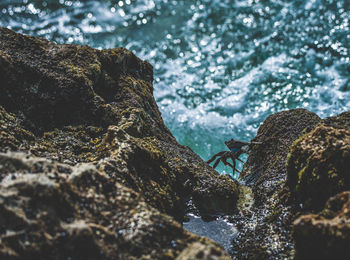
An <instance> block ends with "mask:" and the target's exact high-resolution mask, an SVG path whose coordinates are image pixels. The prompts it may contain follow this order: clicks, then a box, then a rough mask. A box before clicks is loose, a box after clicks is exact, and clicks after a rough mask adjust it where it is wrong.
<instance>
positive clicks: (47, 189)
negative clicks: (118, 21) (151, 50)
mask: <svg viewBox="0 0 350 260" xmlns="http://www.w3.org/2000/svg"><path fill="white" fill-rule="evenodd" d="M152 81H153V69H152V66H151V65H150V64H149V63H147V62H145V61H142V60H140V59H138V58H137V57H136V56H135V55H134V54H132V53H131V52H130V51H128V50H126V49H123V48H116V49H110V50H103V51H99V50H95V49H92V48H90V47H88V46H81V45H58V44H55V43H53V42H49V41H46V40H43V39H38V38H35V37H30V36H24V35H21V34H17V33H15V32H12V31H10V30H8V29H5V28H0V82H1V85H0V91H1V93H2V94H1V96H0V122H1V124H0V132H1V135H0V151H1V152H2V154H1V159H0V166H1V167H0V174H1V175H0V176H1V180H2V182H1V183H0V193H1V194H2V195H1V196H2V199H1V211H2V213H1V215H2V216H5V217H3V218H1V219H0V221H1V236H2V238H1V239H2V241H5V240H6V241H7V242H6V243H3V244H2V249H1V252H2V255H3V256H6V257H10V256H11V257H13V258H23V257H24V258H25V257H27V256H28V257H29V256H30V257H35V258H38V259H39V258H41V259H48V257H49V256H50V257H51V258H54V257H55V255H57V258H56V259H62V258H65V257H69V256H71V257H73V258H75V259H81V258H79V257H85V256H86V259H96V258H97V259H112V258H113V259H115V258H116V257H120V259H132V257H134V258H135V259H140V258H143V257H144V258H147V257H148V258H150V259H157V258H161V259H167V258H169V259H173V258H176V257H177V256H178V255H179V254H181V259H187V258H186V254H185V255H184V253H183V250H184V249H185V248H186V247H187V246H188V247H191V246H190V245H192V244H193V243H194V244H193V248H197V247H198V248H201V250H202V251H203V255H204V256H206V257H208V259H227V258H228V255H227V253H225V251H224V250H223V249H222V248H221V247H219V246H218V245H217V244H215V243H214V242H212V241H210V240H208V239H204V238H200V237H197V236H194V235H192V234H190V233H188V232H186V231H184V230H183V229H182V227H181V225H180V224H178V223H177V222H175V221H174V220H172V219H171V217H168V216H167V215H165V214H168V215H170V216H172V217H174V218H175V219H178V220H182V218H183V217H184V213H185V211H186V202H187V201H188V200H189V199H192V200H193V202H194V204H195V205H196V207H197V208H198V209H199V210H200V211H201V212H203V213H206V214H207V213H211V214H212V213H214V214H221V213H229V212H233V211H234V210H235V208H236V201H237V199H238V196H239V194H238V193H239V191H238V188H237V183H236V182H235V181H232V180H231V179H230V178H228V177H227V176H219V174H218V173H216V172H215V171H214V170H213V169H212V168H211V167H209V166H208V165H207V164H206V163H205V162H203V161H202V160H201V159H200V158H199V157H198V156H197V155H196V154H194V153H193V152H192V151H191V149H189V148H188V147H184V146H181V145H179V144H178V143H177V142H176V140H175V138H174V137H173V136H172V135H171V133H170V131H169V130H168V129H167V128H166V126H165V125H164V123H163V120H162V118H161V114H160V112H159V110H158V107H157V105H156V103H155V101H154V98H153V86H152ZM13 152H21V153H20V154H18V153H13ZM28 160H29V161H30V162H28ZM32 161H35V162H36V163H33V162H32ZM86 167H88V168H89V170H84V169H85V168H86ZM76 172H77V173H76ZM90 186H91V187H90ZM41 202H42V203H41ZM208 202H210V203H208ZM53 203H56V204H57V205H51V204H53ZM27 211H28V212H27ZM163 213H165V214H163ZM12 218H13V219H16V221H14V222H13V225H14V226H10V225H12V224H11V223H10V219H12ZM124 231H125V232H124ZM62 232H63V233H64V234H65V235H60V234H63V233H62ZM155 237H158V238H155ZM17 240H18V241H19V242H16V241H17ZM181 245H182V246H181ZM85 247H88V250H86V251H85V252H84V250H78V249H80V248H85ZM74 248H75V249H74ZM188 250H190V248H189V249H188ZM78 251H83V252H78ZM190 251H191V250H190ZM190 251H188V252H190ZM40 252H42V254H41V253H40ZM48 252H51V254H50V255H48ZM52 252H55V253H52ZM76 254H77V255H76ZM80 254H83V255H80ZM84 254H85V255H84ZM191 254H192V253H191ZM50 257H49V258H50Z"/></svg>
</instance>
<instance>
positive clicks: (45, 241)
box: [0, 152, 230, 259]
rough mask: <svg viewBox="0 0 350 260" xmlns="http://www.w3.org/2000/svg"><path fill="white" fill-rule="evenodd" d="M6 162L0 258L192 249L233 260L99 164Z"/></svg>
mask: <svg viewBox="0 0 350 260" xmlns="http://www.w3.org/2000/svg"><path fill="white" fill-rule="evenodd" d="M0 160H1V165H2V168H1V170H2V173H6V177H5V179H4V180H3V181H2V182H1V184H0V211H1V218H0V227H1V229H0V239H1V246H0V258H1V259H174V258H175V257H176V256H179V258H180V259H191V257H192V256H190V257H188V254H186V252H187V251H188V250H191V248H192V244H195V245H197V246H198V247H199V248H200V250H202V251H203V255H207V256H210V257H211V258H210V259H230V258H229V256H228V255H227V253H226V252H225V251H224V250H223V249H222V248H221V247H219V246H218V245H216V244H215V243H213V242H212V241H211V240H209V239H207V238H200V237H198V236H195V235H193V234H191V233H190V232H187V231H185V230H184V229H183V228H182V227H181V225H180V224H179V223H177V222H176V221H174V220H173V218H171V217H169V216H167V215H165V214H162V213H160V212H159V211H158V210H156V209H155V208H153V207H151V206H150V205H149V204H148V203H146V201H145V200H144V198H143V196H142V195H140V194H139V193H136V192H135V191H133V190H131V189H129V188H126V187H125V186H123V185H121V184H119V183H118V182H117V181H116V180H115V179H114V178H111V177H109V176H108V175H107V174H106V173H104V172H103V171H100V170H98V169H97V168H96V166H94V165H93V164H92V163H82V164H77V165H75V166H70V165H67V164H62V163H57V162H53V161H52V160H48V159H44V158H40V157H34V156H31V155H28V154H25V153H13V152H9V153H0ZM197 253H199V251H198V252H197ZM208 259H209V258H208Z"/></svg>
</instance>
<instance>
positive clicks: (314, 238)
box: [293, 191, 350, 260]
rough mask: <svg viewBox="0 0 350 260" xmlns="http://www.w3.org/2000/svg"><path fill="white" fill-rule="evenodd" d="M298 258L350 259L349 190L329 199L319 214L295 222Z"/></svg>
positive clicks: (309, 215) (304, 216)
mask: <svg viewBox="0 0 350 260" xmlns="http://www.w3.org/2000/svg"><path fill="white" fill-rule="evenodd" d="M293 238H294V241H295V250H296V257H295V259H324V260H326V259H339V260H345V259H350V250H349V245H350V191H345V192H342V193H339V194H337V195H336V196H334V197H332V198H330V199H329V200H328V201H327V203H326V205H325V208H324V209H323V210H322V211H321V212H320V213H319V214H308V215H303V216H301V217H299V218H298V219H297V220H295V221H294V226H293Z"/></svg>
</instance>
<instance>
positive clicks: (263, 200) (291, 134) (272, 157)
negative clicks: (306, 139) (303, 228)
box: [231, 109, 321, 259]
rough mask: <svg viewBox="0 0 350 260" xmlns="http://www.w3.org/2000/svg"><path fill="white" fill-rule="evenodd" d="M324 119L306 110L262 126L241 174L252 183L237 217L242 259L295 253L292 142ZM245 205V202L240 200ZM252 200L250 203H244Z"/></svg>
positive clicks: (273, 117) (274, 118) (237, 246)
mask: <svg viewBox="0 0 350 260" xmlns="http://www.w3.org/2000/svg"><path fill="white" fill-rule="evenodd" d="M320 122H321V119H320V118H319V117H318V116H317V115H316V114H314V113H312V112H309V111H307V110H305V109H294V110H288V111H283V112H279V113H276V114H274V115H271V116H269V117H268V118H267V119H266V120H265V121H264V123H263V124H262V125H261V126H260V128H259V130H258V134H257V136H256V137H255V138H254V141H257V142H261V143H262V144H261V145H254V146H252V147H251V152H250V154H249V157H248V159H247V162H246V164H245V165H244V168H243V171H242V174H241V176H240V179H241V180H242V182H243V183H245V184H246V185H247V188H246V194H244V195H243V194H242V196H241V197H242V200H243V201H245V202H244V203H242V206H241V208H240V212H241V213H240V215H239V216H235V217H233V218H232V219H231V221H235V222H236V223H237V226H238V227H239V231H240V233H239V236H238V238H237V240H236V241H234V249H235V250H236V251H237V256H236V257H237V259H283V258H291V256H292V249H293V243H292V239H291V236H290V225H291V223H292V221H293V220H294V218H293V217H294V209H293V207H292V206H290V205H286V204H285V203H284V200H283V193H282V192H281V191H282V190H283V188H284V183H285V180H286V177H287V171H286V166H285V164H286V160H287V155H288V151H289V147H290V146H291V145H292V143H293V141H294V140H296V139H297V138H298V137H299V136H300V135H302V134H303V133H305V132H308V131H310V130H311V129H312V128H313V127H314V126H315V125H317V124H318V123H320ZM240 204H241V203H240ZM244 205H247V206H248V207H245V206H244Z"/></svg>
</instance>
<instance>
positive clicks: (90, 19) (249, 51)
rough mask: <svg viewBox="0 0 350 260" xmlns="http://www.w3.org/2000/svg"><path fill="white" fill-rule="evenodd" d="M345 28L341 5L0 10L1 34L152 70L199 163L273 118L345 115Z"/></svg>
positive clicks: (137, 0)
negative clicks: (293, 112)
mask: <svg viewBox="0 0 350 260" xmlns="http://www.w3.org/2000/svg"><path fill="white" fill-rule="evenodd" d="M349 19H350V1H349V0H343V1H333V0H327V1H326V0H308V1H303V0H295V1H287V0H270V1H269V0H260V1H259V0H242V1H239V0H121V1H111V0H109V1H108V0H102V1H75V0H71V1H66V0H59V1H51V0H47V1H33V0H32V1H31V0H22V1H9V0H0V26H4V27H8V28H10V29H13V30H15V31H17V32H21V33H26V34H30V35H36V36H41V37H44V38H46V39H49V40H53V41H56V42H57V43H77V44H88V45H90V46H92V47H95V48H101V49H102V48H113V47H117V46H123V47H126V48H128V49H130V50H132V51H133V52H134V53H135V54H136V55H137V56H139V57H141V58H142V59H146V60H148V61H149V62H151V63H152V64H153V65H154V74H155V82H154V87H155V93H154V94H155V98H156V100H157V102H158V105H159V108H160V110H161V112H162V115H163V118H164V120H165V123H166V125H167V126H168V127H169V128H170V130H171V131H172V133H173V134H174V136H175V137H176V138H177V140H178V141H179V142H180V143H181V144H184V145H188V146H190V147H191V148H192V149H193V150H194V151H195V152H196V153H198V154H199V155H200V156H201V157H202V158H203V159H205V160H207V159H209V158H210V156H211V155H213V154H214V153H216V152H218V151H222V150H224V149H225V145H224V140H228V139H230V138H237V139H241V140H244V141H249V140H250V139H251V138H253V137H254V135H255V134H256V131H257V128H258V127H259V125H260V124H261V123H262V122H263V121H264V119H265V118H266V117H267V116H268V115H270V114H271V113H275V112H278V111H281V110H285V109H291V108H296V107H304V108H307V109H309V110H311V111H313V112H315V113H317V114H318V115H319V116H321V117H326V116H331V115H335V114H338V113H340V112H343V111H345V110H349V109H350V56H349V49H350V30H349ZM240 167H241V166H240ZM218 171H219V172H221V173H232V170H230V169H229V168H225V167H223V166H221V165H220V167H218ZM236 177H237V176H236Z"/></svg>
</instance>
